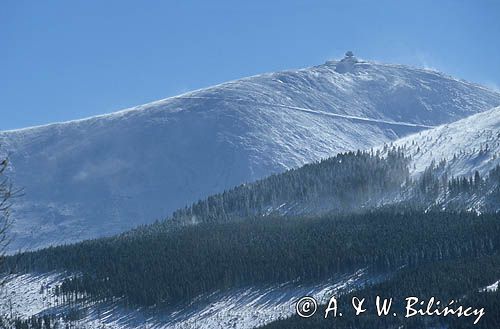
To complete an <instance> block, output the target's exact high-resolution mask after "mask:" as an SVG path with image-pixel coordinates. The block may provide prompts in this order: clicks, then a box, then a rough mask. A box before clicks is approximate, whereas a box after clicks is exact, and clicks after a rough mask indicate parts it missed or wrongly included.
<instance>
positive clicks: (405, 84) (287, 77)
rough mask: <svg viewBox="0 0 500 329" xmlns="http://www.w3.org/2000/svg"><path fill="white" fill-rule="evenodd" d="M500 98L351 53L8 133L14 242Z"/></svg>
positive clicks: (184, 198) (410, 129) (123, 221)
mask: <svg viewBox="0 0 500 329" xmlns="http://www.w3.org/2000/svg"><path fill="white" fill-rule="evenodd" d="M499 104H500V94H498V93H496V92H493V91H490V90H487V89H485V88H483V87H481V86H478V85H475V84H471V83H468V82H464V81H459V80H456V79H454V78H451V77H449V76H446V75H443V74H441V73H437V72H434V71H428V70H423V69H416V68H410V67H406V66H401V65H389V64H379V63H373V62H366V61H358V60H356V59H354V58H349V59H344V60H342V61H340V62H339V61H330V62H327V63H326V64H324V65H319V66H315V67H311V68H306V69H301V70H294V71H284V72H277V73H268V74H262V75H257V76H253V77H249V78H245V79H241V80H236V81H232V82H228V83H224V84H221V85H217V86H214V87H210V88H206V89H202V90H198V91H194V92H190V93H187V94H184V95H180V96H177V97H172V98H168V99H165V100H161V101H157V102H153V103H150V104H146V105H142V106H138V107H135V108H132V109H128V110H125V111H121V112H117V113H113V114H109V115H103V116H98V117H93V118H88V119H83V120H76V121H71V122H66V123H57V124H51V125H47V126H40V127H33V128H26V129H20V130H15V131H6V132H2V133H0V148H1V150H0V154H2V155H9V157H10V160H11V168H10V173H9V175H10V177H11V178H12V181H13V182H14V183H15V184H16V186H19V187H23V188H24V192H25V196H24V197H23V198H22V199H19V200H18V201H17V202H16V206H15V209H14V213H13V215H14V216H13V217H14V218H15V220H16V223H15V226H14V227H13V232H14V234H15V239H14V241H15V243H14V244H12V245H11V250H12V251H13V250H16V249H18V248H23V249H35V248H39V247H43V246H47V245H50V244H60V243H65V242H74V241H78V240H82V239H88V238H93V237H98V236H104V235H112V234H115V233H119V232H122V231H125V230H127V229H130V228H132V227H135V226H137V225H140V224H144V223H150V222H152V221H154V220H155V219H161V218H165V217H167V216H168V215H169V214H170V213H171V212H172V211H174V210H175V209H178V208H180V207H183V206H185V205H187V204H190V203H192V202H194V201H196V200H198V199H201V198H204V197H206V196H208V195H211V194H214V193H217V192H222V191H223V190H225V189H227V188H229V187H232V186H236V185H238V184H241V183H244V182H250V181H255V180H257V179H260V178H262V177H264V176H267V175H269V174H272V173H277V172H282V171H285V170H286V169H289V168H295V167H298V166H301V165H303V164H305V163H310V162H313V161H317V160H320V159H322V158H327V157H330V156H333V155H335V154H337V153H338V152H342V151H347V150H356V149H369V148H371V147H376V146H378V145H381V144H383V143H389V142H390V141H394V140H396V139H398V138H400V137H402V136H405V135H408V134H410V133H414V132H417V131H421V130H423V129H428V128H430V127H431V126H435V125H439V124H445V123H449V122H452V121H456V120H458V119H460V118H464V117H466V116H469V115H471V114H475V113H478V112H482V111H485V110H487V109H490V108H492V107H494V106H498V105H499Z"/></svg>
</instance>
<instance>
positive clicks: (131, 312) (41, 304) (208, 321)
mask: <svg viewBox="0 0 500 329" xmlns="http://www.w3.org/2000/svg"><path fill="white" fill-rule="evenodd" d="M63 278H64V275H62V274H56V273H51V274H44V275H35V274H26V275H22V276H18V277H15V278H14V279H13V280H12V281H10V282H9V283H8V284H7V286H6V288H5V289H4V292H3V293H4V294H5V295H3V296H2V302H1V303H0V314H6V315H9V314H10V313H11V312H12V314H13V315H14V316H20V317H22V318H27V317H29V316H30V315H34V314H39V315H40V314H56V315H59V316H61V314H62V312H64V311H67V310H68V309H67V308H60V307H57V305H56V303H55V301H54V300H55V297H54V295H53V293H52V290H51V288H53V287H54V285H55V284H57V283H60V282H61V280H62V279H63ZM380 280H383V276H379V277H371V276H369V275H368V274H367V273H366V272H365V271H364V270H359V271H357V272H354V273H350V274H345V275H339V276H337V277H336V278H334V279H332V280H330V281H328V282H323V283H320V284H316V285H309V286H306V285H296V284H294V283H288V284H282V285H275V286H270V287H267V288H246V289H232V290H230V291H226V292H216V293H213V294H211V295H209V296H200V297H199V298H198V299H197V300H194V301H192V302H191V303H190V304H189V305H186V306H183V307H177V308H171V307H170V308H166V307H163V308H162V307H157V308H138V309H137V308H126V307H124V306H123V305H122V304H121V303H120V302H116V303H103V304H93V305H86V306H82V305H80V307H81V309H83V312H82V318H81V319H80V320H79V321H78V324H79V328H101V327H103V326H104V327H105V328H108V329H139V328H158V329H159V328H161V329H187V328H189V329H196V328H204V329H207V328H208V329H216V328H236V329H250V328H255V327H258V326H261V325H264V324H266V323H269V322H272V321H274V320H277V319H280V318H285V317H288V316H290V315H292V314H294V313H295V303H296V301H297V300H298V299H300V298H301V297H303V296H313V297H314V298H316V300H317V301H318V303H319V302H321V303H327V302H328V300H329V299H330V297H332V296H338V295H339V294H341V293H346V292H349V291H352V290H355V289H356V288H357V287H359V286H361V285H363V284H367V283H374V282H378V281H380ZM41 287H44V289H41ZM11 301H12V302H11ZM11 305H12V308H11ZM320 311H321V309H320V310H318V312H320ZM61 322H64V320H63V319H61Z"/></svg>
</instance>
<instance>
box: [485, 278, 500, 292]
mask: <svg viewBox="0 0 500 329" xmlns="http://www.w3.org/2000/svg"><path fill="white" fill-rule="evenodd" d="M499 284H500V280H498V281H497V282H495V283H493V284H492V285H489V286H487V287H486V289H485V291H487V292H495V291H497V290H498V285H499Z"/></svg>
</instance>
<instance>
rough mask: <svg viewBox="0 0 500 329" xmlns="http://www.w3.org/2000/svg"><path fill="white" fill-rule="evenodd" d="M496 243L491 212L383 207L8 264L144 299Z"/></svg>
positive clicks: (216, 228) (124, 240)
mask: <svg viewBox="0 0 500 329" xmlns="http://www.w3.org/2000/svg"><path fill="white" fill-rule="evenodd" d="M499 246H500V221H499V220H498V216H497V215H481V216H476V215H474V214H470V213H440V212H430V213H425V214H422V213H420V212H413V211H400V210H390V211H389V210H388V211H376V212H372V213H365V214H359V215H345V216H325V217H320V218H286V219H284V218H259V219H248V220H245V221H239V222H231V223H224V224H200V225H197V226H191V227H184V228H182V229H178V230H173V231H164V232H150V233H149V234H137V235H133V234H128V235H123V236H121V237H116V238H108V239H100V240H95V241H87V242H83V243H79V244H76V245H71V246H63V247H55V248H49V249H45V250H42V251H38V252H31V253H26V254H24V255H20V256H17V257H12V258H10V259H8V261H9V263H10V264H16V263H18V264H20V265H21V266H22V268H19V269H18V270H25V271H34V270H40V271H49V270H54V269H58V270H64V269H66V270H70V271H80V272H81V273H83V275H82V276H78V277H75V278H73V279H71V280H67V281H66V282H65V283H64V284H63V286H62V287H61V293H63V294H66V295H67V299H69V300H75V299H78V298H86V297H87V298H92V299H93V300H101V299H106V298H111V297H112V296H115V297H120V296H125V297H127V300H128V301H129V302H132V303H137V304H142V305H152V304H157V303H160V302H167V303H172V302H174V301H179V300H180V301H188V300H190V299H192V298H194V297H196V296H198V295H199V294H202V293H208V292H212V291H214V290H216V289H225V288H230V287H236V286H245V285H259V284H267V283H278V282H285V281H290V280H295V279H299V281H318V280H321V279H325V278H329V277H331V276H332V275H334V274H335V273H339V272H344V271H349V270H352V269H359V268H361V267H370V268H371V269H372V270H374V271H376V270H384V271H386V270H392V269H395V268H398V267H400V266H402V265H406V266H410V267H413V266H417V265H419V264H423V263H427V262H435V261H442V260H447V259H461V258H465V257H479V256H482V255H488V254H492V253H494V252H496V251H497V250H498V249H499ZM76 292H79V294H77V293H76Z"/></svg>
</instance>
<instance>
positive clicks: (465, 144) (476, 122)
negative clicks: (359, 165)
mask: <svg viewBox="0 0 500 329" xmlns="http://www.w3.org/2000/svg"><path fill="white" fill-rule="evenodd" d="M393 145H394V146H396V147H404V148H405V149H406V151H405V152H406V154H408V155H411V157H412V163H411V165H410V169H411V171H412V174H413V175H414V176H418V175H419V174H421V173H422V172H423V171H424V170H425V168H427V167H428V166H429V165H430V164H431V162H432V161H435V163H436V164H438V163H439V162H440V161H441V160H443V159H444V160H446V162H447V170H448V172H449V174H448V176H450V177H451V175H453V176H455V177H459V176H472V175H473V174H474V172H475V171H476V170H477V171H479V173H480V174H481V176H482V177H484V176H485V175H486V174H487V173H488V172H489V171H490V170H491V169H492V168H494V167H495V166H497V165H498V164H500V107H496V108H493V109H491V110H489V111H486V112H483V113H479V114H476V115H472V116H470V117H467V118H465V119H462V120H459V121H456V122H454V123H450V124H445V125H442V126H439V127H436V128H434V129H430V130H426V131H422V132H419V133H417V134H414V135H410V136H407V137H404V138H402V139H400V140H398V141H396V142H394V144H393Z"/></svg>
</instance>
